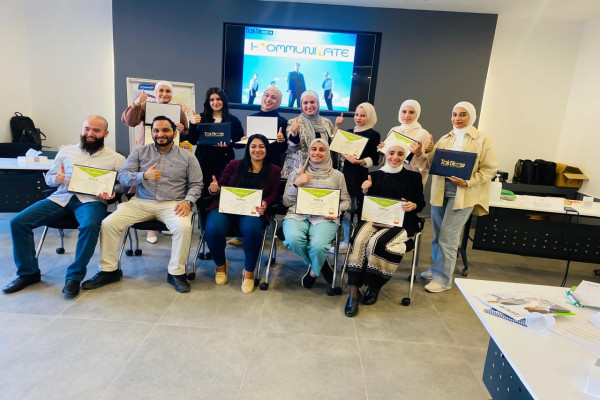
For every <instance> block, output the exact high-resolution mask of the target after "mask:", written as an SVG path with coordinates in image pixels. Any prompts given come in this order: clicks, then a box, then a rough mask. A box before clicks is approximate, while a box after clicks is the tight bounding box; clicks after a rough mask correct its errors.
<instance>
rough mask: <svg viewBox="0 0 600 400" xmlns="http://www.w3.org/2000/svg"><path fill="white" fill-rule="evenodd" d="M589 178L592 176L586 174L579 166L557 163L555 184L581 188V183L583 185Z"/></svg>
mask: <svg viewBox="0 0 600 400" xmlns="http://www.w3.org/2000/svg"><path fill="white" fill-rule="evenodd" d="M588 179H590V178H588V177H587V176H585V174H584V173H583V171H581V170H580V169H579V168H577V167H571V166H570V165H567V164H561V163H556V180H555V181H554V185H555V186H560V187H573V188H580V187H581V185H583V181H587V180H588Z"/></svg>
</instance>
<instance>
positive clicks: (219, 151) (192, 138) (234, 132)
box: [183, 87, 244, 194]
mask: <svg viewBox="0 0 600 400" xmlns="http://www.w3.org/2000/svg"><path fill="white" fill-rule="evenodd" d="M224 122H229V123H230V124H231V141H230V142H229V143H225V142H220V143H219V144H217V145H214V146H211V145H200V146H197V147H196V158H198V161H199V162H200V167H201V168H202V174H203V176H204V192H203V193H204V194H207V189H208V186H209V185H210V183H211V181H212V178H211V177H212V176H213V175H214V176H216V177H217V179H219V177H220V176H221V172H223V170H224V169H225V166H226V165H227V164H229V162H230V161H231V160H233V159H234V158H235V153H234V152H233V147H232V145H233V142H238V141H239V140H241V139H242V137H243V136H244V128H242V124H241V122H240V120H239V119H237V117H236V116H235V115H231V114H230V113H229V100H228V99H227V95H226V94H225V92H224V91H223V90H222V89H219V88H218V87H212V88H210V89H208V90H207V91H206V98H205V100H204V111H203V112H202V114H195V113H194V121H193V123H192V124H191V126H190V131H189V133H188V134H187V135H185V136H184V137H183V139H184V140H187V141H188V142H190V143H192V144H196V143H198V137H199V135H200V132H199V131H198V125H197V124H199V123H224Z"/></svg>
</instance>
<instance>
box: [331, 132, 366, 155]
mask: <svg viewBox="0 0 600 400" xmlns="http://www.w3.org/2000/svg"><path fill="white" fill-rule="evenodd" d="M368 141H369V139H368V138H366V137H364V136H360V135H357V134H355V133H350V132H346V131H343V130H341V129H338V131H337V133H336V134H335V136H334V137H333V141H332V142H331V144H330V145H329V149H330V150H331V151H335V152H336V153H340V154H352V155H353V156H354V157H356V158H358V157H360V155H361V154H362V152H363V150H364V149H365V146H366V145H367V142H368Z"/></svg>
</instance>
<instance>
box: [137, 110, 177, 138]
mask: <svg viewBox="0 0 600 400" xmlns="http://www.w3.org/2000/svg"><path fill="white" fill-rule="evenodd" d="M159 115H162V116H165V117H167V118H169V119H170V120H171V121H173V123H175V124H178V123H179V122H180V121H181V106H180V105H179V104H165V103H150V102H146V118H145V123H146V125H150V124H152V120H153V119H154V118H155V117H157V116H159ZM146 143H148V142H146Z"/></svg>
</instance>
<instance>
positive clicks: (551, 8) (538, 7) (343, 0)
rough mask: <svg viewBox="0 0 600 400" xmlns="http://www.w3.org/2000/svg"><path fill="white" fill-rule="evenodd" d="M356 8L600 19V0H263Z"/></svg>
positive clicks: (580, 19)
mask: <svg viewBox="0 0 600 400" xmlns="http://www.w3.org/2000/svg"><path fill="white" fill-rule="evenodd" d="M263 1H284V2H289V3H315V4H332V5H345V6H356V7H379V8H405V9H413V10H434V11H457V12H472V13H487V14H510V15H515V16H517V15H520V16H527V17H536V18H548V19H559V20H569V21H588V20H592V19H596V18H600V0H263Z"/></svg>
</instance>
